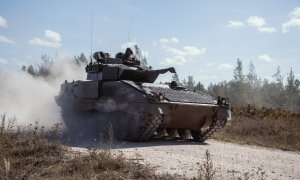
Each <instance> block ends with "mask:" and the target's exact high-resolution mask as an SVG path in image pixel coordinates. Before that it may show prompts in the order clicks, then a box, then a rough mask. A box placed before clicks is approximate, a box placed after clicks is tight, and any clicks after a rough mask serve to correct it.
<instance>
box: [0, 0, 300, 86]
mask: <svg viewBox="0 0 300 180" xmlns="http://www.w3.org/2000/svg"><path fill="white" fill-rule="evenodd" d="M91 22H92V23H91ZM91 36H92V41H91ZM91 44H92V46H91ZM133 44H137V45H138V46H139V47H140V48H141V49H142V50H143V53H144V55H145V56H146V57H147V61H148V64H149V65H151V66H152V67H153V69H159V68H166V67H171V66H173V67H175V69H176V70H177V73H178V75H179V78H180V79H181V80H182V79H184V78H185V79H187V76H188V75H192V76H193V77H194V80H195V81H196V82H198V81H200V82H201V83H203V84H204V85H205V86H207V85H209V84H210V83H218V82H221V81H224V80H226V81H229V80H231V79H232V78H233V70H234V68H235V66H236V61H237V59H240V60H242V62H243V67H244V73H245V74H246V73H247V72H248V68H249V63H250V61H252V62H253V64H254V66H255V68H256V73H257V74H258V76H259V77H261V78H263V79H269V80H272V75H273V74H275V73H276V69H277V67H278V66H279V67H280V68H281V72H282V75H284V76H285V77H286V76H287V74H288V72H289V71H290V70H291V68H292V69H293V72H294V73H295V75H296V77H297V78H300V0H289V1H287V0H276V1H274V0H252V1H237V0H226V1H216V0H201V1H199V0H189V1H179V0H164V1H159V0H152V1H139V0H103V1H99V0H64V1H61V0H26V1H16V0H0V69H4V70H9V71H20V69H21V67H22V65H27V66H28V65H30V64H33V65H37V64H39V62H40V61H41V55H43V54H47V55H48V56H50V57H52V58H55V57H57V56H60V57H61V56H66V57H73V56H74V55H77V56H78V55H80V53H81V52H84V53H85V54H86V55H89V54H90V53H91V49H92V51H93V52H95V51H105V52H109V53H110V54H111V55H114V54H116V53H117V52H120V51H124V50H125V48H126V47H128V46H129V47H130V46H132V45H133ZM170 79H171V75H170V74H168V75H163V76H161V77H160V78H159V79H158V81H162V82H165V81H170Z"/></svg>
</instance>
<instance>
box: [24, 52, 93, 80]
mask: <svg viewBox="0 0 300 180" xmlns="http://www.w3.org/2000/svg"><path fill="white" fill-rule="evenodd" d="M53 63H54V60H53V59H52V58H51V57H50V56H48V55H42V56H41V63H40V64H38V65H36V66H33V65H29V66H25V65H24V66H22V71H25V72H27V73H29V74H30V75H32V76H34V77H47V76H49V75H50V74H51V67H52V65H53ZM71 63H74V64H76V65H78V66H83V65H84V66H85V65H86V64H87V63H88V59H87V57H86V56H85V54H84V53H81V54H80V55H79V56H74V57H73V58H72V59H71Z"/></svg>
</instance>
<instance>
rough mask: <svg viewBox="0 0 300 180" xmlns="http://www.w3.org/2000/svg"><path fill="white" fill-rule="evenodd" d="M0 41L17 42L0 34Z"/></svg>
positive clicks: (6, 42)
mask: <svg viewBox="0 0 300 180" xmlns="http://www.w3.org/2000/svg"><path fill="white" fill-rule="evenodd" d="M0 43H5V44H17V42H15V41H14V40H11V39H9V38H7V37H5V36H1V35H0Z"/></svg>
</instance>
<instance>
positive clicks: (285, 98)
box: [22, 46, 300, 111]
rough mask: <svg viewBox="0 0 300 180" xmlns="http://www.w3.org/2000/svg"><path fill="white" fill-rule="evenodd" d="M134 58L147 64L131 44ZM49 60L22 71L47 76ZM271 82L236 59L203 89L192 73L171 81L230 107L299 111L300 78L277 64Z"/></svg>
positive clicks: (81, 61)
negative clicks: (226, 74)
mask: <svg viewBox="0 0 300 180" xmlns="http://www.w3.org/2000/svg"><path fill="white" fill-rule="evenodd" d="M134 50H135V54H136V58H137V59H139V60H141V62H142V64H144V65H146V64H147V59H146V57H145V56H144V54H143V53H142V51H141V49H140V48H139V47H138V46H135V47H134ZM71 61H72V63H74V64H76V65H78V66H85V65H86V64H87V63H88V62H89V59H88V58H87V57H86V55H85V54H84V53H81V54H80V55H79V56H74V57H73V58H72V59H71ZM52 65H53V59H52V58H50V57H49V56H47V55H42V56H41V63H40V64H39V65H37V66H33V65H29V66H28V67H26V66H23V67H22V70H23V71H26V72H28V73H29V74H31V75H32V76H34V77H47V76H48V75H50V73H51V72H50V71H51V67H52ZM272 77H273V81H270V80H268V79H262V78H260V77H258V75H257V74H256V72H255V67H254V64H253V62H252V61H251V62H250V64H249V69H248V72H247V73H244V70H243V63H242V61H241V60H240V59H238V60H237V64H236V67H235V69H234V71H233V78H232V80H230V81H222V82H219V83H216V84H212V83H211V84H210V85H209V86H208V87H207V88H205V87H204V85H203V84H202V83H201V82H200V81H199V82H195V81H194V78H193V76H188V77H187V79H183V80H180V79H179V76H178V74H174V75H173V76H172V81H176V82H177V83H178V84H179V85H182V86H185V87H187V88H189V89H195V90H198V91H202V92H206V93H208V94H211V95H213V96H215V97H216V96H222V97H228V98H229V100H230V102H231V105H232V106H245V105H248V104H250V105H253V106H256V107H271V108H284V109H287V110H291V111H299V110H300V81H299V79H297V78H296V77H295V74H294V72H293V70H292V68H291V70H290V72H289V73H288V75H287V77H284V76H283V75H282V74H281V70H280V67H279V66H278V67H277V69H276V72H275V73H274V75H273V76H272Z"/></svg>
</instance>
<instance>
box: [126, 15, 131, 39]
mask: <svg viewBox="0 0 300 180" xmlns="http://www.w3.org/2000/svg"><path fill="white" fill-rule="evenodd" d="M131 22H132V17H131V18H130V20H129V27H128V34H127V42H129V39H130V30H131Z"/></svg>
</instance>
